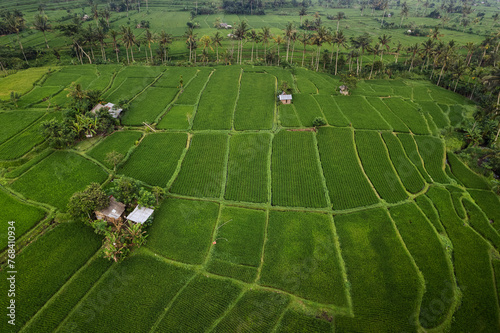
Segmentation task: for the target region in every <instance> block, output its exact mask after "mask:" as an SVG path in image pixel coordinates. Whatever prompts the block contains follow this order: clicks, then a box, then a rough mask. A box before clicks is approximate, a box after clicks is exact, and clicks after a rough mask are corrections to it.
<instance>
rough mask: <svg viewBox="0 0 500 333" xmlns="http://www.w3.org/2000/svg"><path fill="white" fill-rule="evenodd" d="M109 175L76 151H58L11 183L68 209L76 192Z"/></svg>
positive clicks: (49, 202)
mask: <svg viewBox="0 0 500 333" xmlns="http://www.w3.org/2000/svg"><path fill="white" fill-rule="evenodd" d="M106 177H107V174H106V173H105V172H104V171H103V170H102V169H101V168H100V167H99V166H97V165H96V164H94V163H92V162H90V161H89V160H87V159H85V158H83V157H81V156H79V155H77V154H75V153H70V152H63V151H56V152H55V153H54V154H52V155H50V156H49V157H47V158H46V159H44V160H43V161H41V162H40V163H38V164H37V165H35V166H34V167H33V168H31V169H30V170H29V171H28V172H26V173H25V174H23V175H22V176H21V177H20V178H19V179H17V180H16V181H15V182H14V183H12V188H13V189H14V190H16V191H18V192H20V193H22V194H23V195H24V196H26V197H27V198H29V199H32V200H36V201H41V202H45V203H48V204H50V205H52V206H55V207H57V208H58V209H60V210H62V211H65V210H66V204H67V203H68V200H69V198H70V197H71V196H72V195H73V193H75V192H77V191H82V190H83V189H84V188H85V187H86V186H87V185H89V184H90V183H91V182H97V183H102V182H103V181H104V180H105V179H106Z"/></svg>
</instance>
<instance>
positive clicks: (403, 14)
mask: <svg viewBox="0 0 500 333" xmlns="http://www.w3.org/2000/svg"><path fill="white" fill-rule="evenodd" d="M409 13H410V9H409V8H408V5H407V4H406V1H405V2H403V5H402V6H401V13H400V14H401V22H400V23H399V27H400V28H401V26H402V25H403V20H404V19H405V18H407V17H408V14H409Z"/></svg>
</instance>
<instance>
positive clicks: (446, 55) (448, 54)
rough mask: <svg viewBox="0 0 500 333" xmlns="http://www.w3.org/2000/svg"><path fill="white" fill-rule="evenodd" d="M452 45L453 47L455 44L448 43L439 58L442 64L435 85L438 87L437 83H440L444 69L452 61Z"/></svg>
mask: <svg viewBox="0 0 500 333" xmlns="http://www.w3.org/2000/svg"><path fill="white" fill-rule="evenodd" d="M454 45H455V42H454V41H453V40H451V41H449V42H448V45H447V46H446V47H445V49H444V50H443V52H442V53H441V55H440V57H439V58H440V60H441V61H442V62H443V67H441V73H440V74H439V79H438V82H437V84H436V85H438V86H439V82H441V77H442V76H443V73H444V69H445V68H446V66H447V65H448V63H449V62H451V61H452V59H453V57H454V52H455V50H454Z"/></svg>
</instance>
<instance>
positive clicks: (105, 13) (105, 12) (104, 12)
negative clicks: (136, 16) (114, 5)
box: [99, 7, 111, 28]
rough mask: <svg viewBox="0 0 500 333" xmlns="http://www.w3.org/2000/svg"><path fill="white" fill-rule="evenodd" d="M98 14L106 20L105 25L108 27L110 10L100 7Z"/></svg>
mask: <svg viewBox="0 0 500 333" xmlns="http://www.w3.org/2000/svg"><path fill="white" fill-rule="evenodd" d="M99 15H100V16H101V17H102V18H104V19H105V20H106V26H107V27H108V28H109V19H110V18H111V11H110V10H109V8H108V7H106V8H104V9H102V10H101V13H100V14H99Z"/></svg>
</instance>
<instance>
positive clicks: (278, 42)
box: [273, 35, 285, 66]
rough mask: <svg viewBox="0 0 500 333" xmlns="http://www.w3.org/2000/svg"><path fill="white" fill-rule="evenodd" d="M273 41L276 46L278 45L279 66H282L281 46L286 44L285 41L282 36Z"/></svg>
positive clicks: (274, 38)
mask: <svg viewBox="0 0 500 333" xmlns="http://www.w3.org/2000/svg"><path fill="white" fill-rule="evenodd" d="M273 40H274V42H275V43H276V45H278V47H277V48H278V66H279V65H280V46H281V44H283V43H284V42H285V40H284V39H283V37H281V35H278V36H276V37H273Z"/></svg>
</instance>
